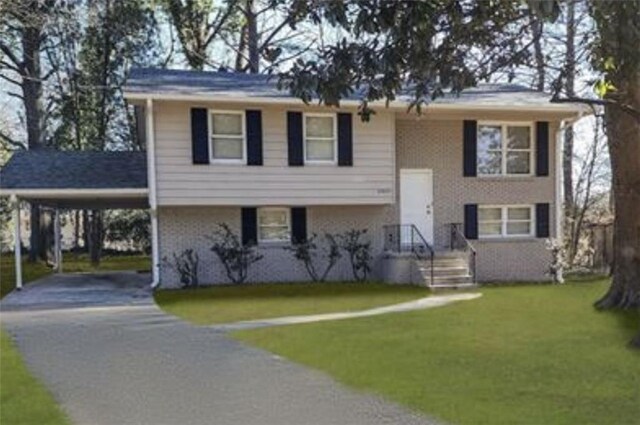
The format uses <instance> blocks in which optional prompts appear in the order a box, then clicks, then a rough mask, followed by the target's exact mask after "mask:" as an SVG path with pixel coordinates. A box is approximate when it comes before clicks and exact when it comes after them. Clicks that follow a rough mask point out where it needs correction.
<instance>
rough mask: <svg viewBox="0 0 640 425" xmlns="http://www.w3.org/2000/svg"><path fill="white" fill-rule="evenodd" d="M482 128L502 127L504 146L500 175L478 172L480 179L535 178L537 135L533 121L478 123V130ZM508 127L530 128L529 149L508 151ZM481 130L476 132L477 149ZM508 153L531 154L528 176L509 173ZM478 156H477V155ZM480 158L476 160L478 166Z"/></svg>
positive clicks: (501, 135) (501, 150)
mask: <svg viewBox="0 0 640 425" xmlns="http://www.w3.org/2000/svg"><path fill="white" fill-rule="evenodd" d="M481 126H491V127H498V126H499V127H500V139H501V142H502V146H501V147H500V152H501V160H500V164H501V166H500V173H498V174H482V173H480V172H479V171H478V177H482V178H492V177H493V178H496V177H514V178H518V177H533V176H534V175H535V173H534V167H535V152H536V134H535V125H534V123H533V122H531V121H478V129H479V128H480V127H481ZM507 127H529V138H530V139H529V149H522V148H516V149H507ZM479 134H480V132H479V130H476V149H477V145H478V135H479ZM508 152H529V172H528V173H527V174H518V173H507V153H508ZM476 155H477V154H476ZM477 163H478V158H476V164H477Z"/></svg>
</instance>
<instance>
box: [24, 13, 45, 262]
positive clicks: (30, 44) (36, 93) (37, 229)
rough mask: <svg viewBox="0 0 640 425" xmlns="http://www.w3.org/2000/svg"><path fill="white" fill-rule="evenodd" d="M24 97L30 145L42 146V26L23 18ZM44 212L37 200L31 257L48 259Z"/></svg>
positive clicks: (33, 212)
mask: <svg viewBox="0 0 640 425" xmlns="http://www.w3.org/2000/svg"><path fill="white" fill-rule="evenodd" d="M21 41H22V64H21V65H22V73H23V75H22V82H21V89H22V97H23V102H24V111H25V121H26V126H27V146H28V148H29V149H39V148H41V147H42V145H43V131H42V130H43V121H44V120H43V117H44V112H43V107H42V80H41V68H40V45H41V43H42V28H41V27H40V26H39V25H33V24H32V23H31V22H24V23H23V29H22V40H21ZM41 221H42V214H41V212H40V207H39V206H38V204H35V203H32V204H31V217H30V223H31V230H30V235H29V261H30V262H34V261H36V260H37V259H38V258H40V259H42V260H46V255H44V254H45V253H46V247H45V246H44V245H45V244H44V241H43V240H42V235H43V234H44V229H43V228H42V226H41Z"/></svg>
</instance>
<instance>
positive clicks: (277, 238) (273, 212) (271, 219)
mask: <svg viewBox="0 0 640 425" xmlns="http://www.w3.org/2000/svg"><path fill="white" fill-rule="evenodd" d="M290 240H291V215H290V210H289V208H258V243H263V242H289V241H290Z"/></svg>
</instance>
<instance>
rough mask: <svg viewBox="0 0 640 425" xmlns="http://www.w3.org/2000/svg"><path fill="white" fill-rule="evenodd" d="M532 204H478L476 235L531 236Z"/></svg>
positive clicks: (532, 228)
mask: <svg viewBox="0 0 640 425" xmlns="http://www.w3.org/2000/svg"><path fill="white" fill-rule="evenodd" d="M533 230H534V226H533V206H532V205H515V206H482V205H481V206H479V207H478V236H479V237H481V238H495V237H517V236H520V237H528V236H533Z"/></svg>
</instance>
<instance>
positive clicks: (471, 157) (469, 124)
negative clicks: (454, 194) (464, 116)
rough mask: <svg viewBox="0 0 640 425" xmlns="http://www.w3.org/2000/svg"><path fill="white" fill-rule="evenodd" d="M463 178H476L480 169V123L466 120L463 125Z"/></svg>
mask: <svg viewBox="0 0 640 425" xmlns="http://www.w3.org/2000/svg"><path fill="white" fill-rule="evenodd" d="M462 133H463V143H464V146H463V153H462V156H463V165H462V168H463V176H464V177H475V176H476V175H477V168H478V155H477V150H478V143H477V139H478V122H477V121H471V120H465V121H464V125H463V131H462Z"/></svg>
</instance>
